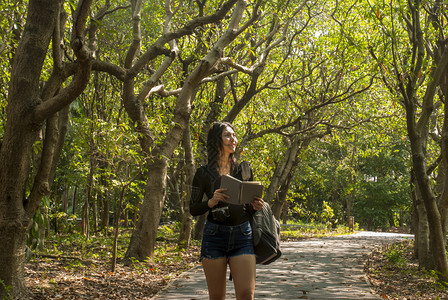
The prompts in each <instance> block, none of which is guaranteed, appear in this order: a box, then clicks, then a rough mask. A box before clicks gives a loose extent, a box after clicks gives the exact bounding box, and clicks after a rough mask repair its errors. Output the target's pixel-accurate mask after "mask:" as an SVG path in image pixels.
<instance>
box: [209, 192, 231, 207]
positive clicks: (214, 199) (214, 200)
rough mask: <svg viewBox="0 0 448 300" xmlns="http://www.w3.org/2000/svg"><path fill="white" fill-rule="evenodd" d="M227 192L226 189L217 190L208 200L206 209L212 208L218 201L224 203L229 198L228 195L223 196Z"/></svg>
mask: <svg viewBox="0 0 448 300" xmlns="http://www.w3.org/2000/svg"><path fill="white" fill-rule="evenodd" d="M225 191H227V189H217V190H215V192H214V193H213V197H212V198H211V199H209V200H208V207H210V208H212V207H214V206H216V204H218V202H219V201H222V202H226V200H227V198H229V195H227V194H224V192H225Z"/></svg>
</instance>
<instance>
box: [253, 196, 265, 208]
mask: <svg viewBox="0 0 448 300" xmlns="http://www.w3.org/2000/svg"><path fill="white" fill-rule="evenodd" d="M250 204H251V205H252V207H253V208H254V210H260V209H261V208H262V207H263V204H264V201H263V199H261V198H260V197H257V196H254V200H253V201H252V202H251V203H250Z"/></svg>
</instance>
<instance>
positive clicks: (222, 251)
mask: <svg viewBox="0 0 448 300" xmlns="http://www.w3.org/2000/svg"><path fill="white" fill-rule="evenodd" d="M244 254H246V255H247V254H249V255H255V252H254V245H253V242H252V228H251V227H250V223H249V221H247V222H245V223H243V224H240V225H236V226H225V225H218V224H214V223H212V222H209V221H207V222H206V223H205V226H204V233H203V236H202V246H201V258H200V260H202V259H203V258H207V259H214V258H222V257H227V258H229V257H232V256H238V255H244Z"/></svg>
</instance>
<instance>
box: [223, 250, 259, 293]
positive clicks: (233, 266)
mask: <svg viewBox="0 0 448 300" xmlns="http://www.w3.org/2000/svg"><path fill="white" fill-rule="evenodd" d="M229 266H230V272H231V273H232V278H233V283H234V285H235V293H236V299H237V300H253V299H254V293H255V256H254V255H239V256H234V257H231V258H230V261H229Z"/></svg>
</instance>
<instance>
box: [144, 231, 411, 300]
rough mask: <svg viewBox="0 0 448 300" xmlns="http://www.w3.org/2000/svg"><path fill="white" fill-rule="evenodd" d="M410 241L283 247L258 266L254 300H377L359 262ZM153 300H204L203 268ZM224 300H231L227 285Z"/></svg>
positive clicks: (381, 238) (379, 237) (337, 240)
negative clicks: (381, 249) (279, 254)
mask: <svg viewBox="0 0 448 300" xmlns="http://www.w3.org/2000/svg"><path fill="white" fill-rule="evenodd" d="M410 238H413V235H408V234H395V233H382V232H359V233H355V234H352V235H343V236H336V237H330V238H319V239H316V238H313V239H309V240H304V241H299V242H288V243H282V245H281V246H282V252H283V255H282V257H281V258H280V259H279V260H277V261H276V262H274V263H273V264H270V265H267V266H260V265H257V284H256V291H255V299H275V300H278V299H319V300H321V299H380V298H379V296H377V295H375V294H373V293H372V290H371V287H370V284H369V282H368V280H367V277H366V276H365V274H364V262H365V261H366V258H367V256H368V255H369V254H370V253H371V252H372V251H373V250H374V249H375V248H377V247H380V246H381V245H384V244H390V243H393V242H396V241H402V240H404V239H410ZM152 299H164V300H165V299H166V300H168V299H176V300H181V299H189V300H193V299H194V300H201V299H208V295H207V285H206V282H205V277H204V274H203V271H202V268H201V267H196V268H194V269H192V270H190V271H188V272H186V273H184V274H182V275H181V276H180V277H179V279H177V280H175V281H174V282H173V283H172V284H170V285H169V286H168V287H167V288H166V289H164V290H163V291H161V292H159V293H158V294H157V295H156V296H154V297H153V298H152ZM226 299H235V293H234V289H233V283H232V282H229V281H228V282H227V296H226Z"/></svg>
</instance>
